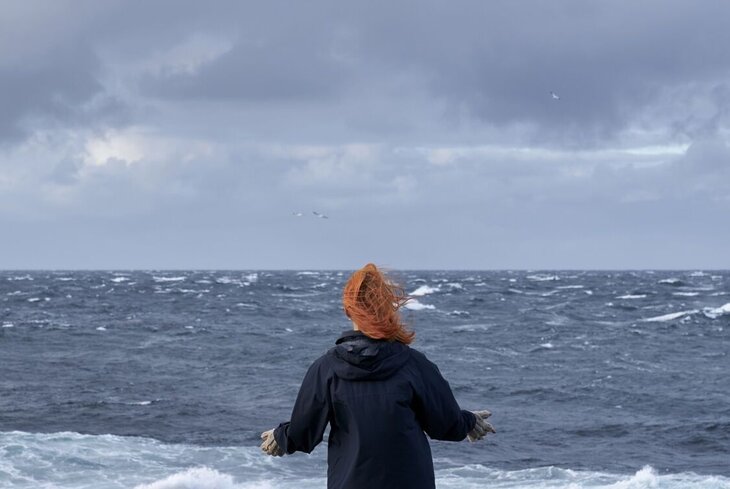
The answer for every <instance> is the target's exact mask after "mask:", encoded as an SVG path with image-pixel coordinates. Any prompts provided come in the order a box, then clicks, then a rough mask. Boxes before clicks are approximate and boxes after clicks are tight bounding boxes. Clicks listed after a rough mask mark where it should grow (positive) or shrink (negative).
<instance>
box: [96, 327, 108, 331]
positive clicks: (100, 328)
mask: <svg viewBox="0 0 730 489" xmlns="http://www.w3.org/2000/svg"><path fill="white" fill-rule="evenodd" d="M96 330H97V331H106V328H105V327H104V326H98V327H97V328H96Z"/></svg>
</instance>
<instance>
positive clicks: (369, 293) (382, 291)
mask: <svg viewBox="0 0 730 489" xmlns="http://www.w3.org/2000/svg"><path fill="white" fill-rule="evenodd" d="M408 300H410V297H408V294H406V293H405V290H404V289H403V287H401V286H399V285H397V284H396V283H394V282H393V281H392V280H390V278H388V277H387V276H386V275H385V274H384V273H383V272H382V271H380V270H378V267H376V266H375V265H373V264H372V263H368V264H367V265H365V266H364V267H362V268H361V269H360V270H357V271H356V272H354V273H353V274H352V275H351V276H350V278H349V279H348V280H347V283H346V284H345V289H344V290H343V291H342V305H343V307H344V308H345V314H347V317H348V318H350V319H352V321H354V323H355V324H356V325H357V328H358V329H359V330H360V331H362V332H363V333H364V334H365V335H366V336H369V337H370V338H374V339H386V340H389V341H400V342H401V343H404V344H406V345H408V344H410V343H411V342H412V341H413V338H414V337H415V336H416V334H415V333H413V332H412V331H408V330H407V329H406V327H405V325H404V324H403V321H402V320H401V317H400V314H399V313H398V310H399V309H400V308H401V307H402V306H403V305H404V304H405V303H406V302H408Z"/></svg>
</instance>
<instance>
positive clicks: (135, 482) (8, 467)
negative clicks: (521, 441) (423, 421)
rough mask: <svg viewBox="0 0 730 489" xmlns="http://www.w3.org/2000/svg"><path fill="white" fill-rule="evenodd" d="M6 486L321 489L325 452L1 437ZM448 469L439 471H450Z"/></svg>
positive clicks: (552, 470) (537, 476) (661, 479)
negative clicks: (271, 453)
mask: <svg viewBox="0 0 730 489" xmlns="http://www.w3.org/2000/svg"><path fill="white" fill-rule="evenodd" d="M0 453H2V454H3V456H2V457H1V458H0V488H14V489H31V488H32V489H36V488H38V487H44V488H53V489H81V488H85V489H87V488H90V487H94V488H95V489H122V488H125V489H127V488H134V489H254V488H257V489H273V488H280V489H295V488H296V489H314V488H317V489H321V488H322V487H325V486H326V479H325V477H326V464H325V456H326V450H321V449H318V450H317V451H315V452H314V453H313V454H312V455H309V456H306V455H301V454H298V455H294V456H291V457H287V459H286V460H282V459H276V458H272V457H267V456H265V455H263V454H262V453H261V451H260V449H259V448H258V446H239V447H218V446H196V445H186V444H166V443H162V442H160V441H157V440H154V439H151V438H143V437H124V436H116V435H82V434H79V433H73V432H62V433H26V432H19V431H14V432H0ZM446 462H447V463H445V461H444V460H440V459H437V460H436V465H437V467H439V468H437V470H436V486H437V487H439V488H441V489H477V488H483V487H490V488H497V489H518V488H527V489H538V488H554V489H558V488H571V489H580V488H592V489H650V488H652V489H653V488H660V489H661V488H666V489H679V488H682V489H710V488H714V489H730V478H727V477H723V476H716V475H696V474H693V473H674V474H662V475H660V474H658V473H657V472H656V470H654V469H653V468H652V467H650V466H645V467H643V468H641V469H640V470H638V471H636V472H635V473H629V474H613V473H606V472H597V471H589V470H571V469H565V468H558V467H552V466H548V467H537V468H528V469H522V470H502V469H498V468H492V467H487V466H485V465H482V464H466V465H463V464H458V462H456V463H455V462H453V461H451V460H448V461H446ZM444 466H446V468H440V467H444Z"/></svg>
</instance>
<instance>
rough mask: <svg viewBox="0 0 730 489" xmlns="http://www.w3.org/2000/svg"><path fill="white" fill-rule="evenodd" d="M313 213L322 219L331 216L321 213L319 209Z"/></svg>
mask: <svg viewBox="0 0 730 489" xmlns="http://www.w3.org/2000/svg"><path fill="white" fill-rule="evenodd" d="M312 214H314V215H315V216H317V217H319V218H320V219H329V217H327V216H325V215H324V214H320V213H319V212H317V211H312Z"/></svg>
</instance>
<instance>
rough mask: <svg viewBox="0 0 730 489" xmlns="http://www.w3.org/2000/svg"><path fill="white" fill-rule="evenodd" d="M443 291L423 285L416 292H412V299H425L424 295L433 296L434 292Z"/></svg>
mask: <svg viewBox="0 0 730 489" xmlns="http://www.w3.org/2000/svg"><path fill="white" fill-rule="evenodd" d="M440 291H441V289H440V288H439V287H430V286H428V285H421V286H420V287H418V288H417V289H416V290H414V291H413V292H411V293H410V294H408V295H410V296H412V297H423V296H424V295H428V294H433V293H434V292H440Z"/></svg>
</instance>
